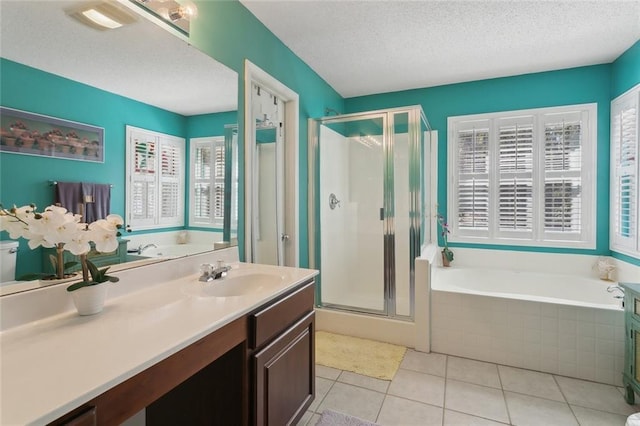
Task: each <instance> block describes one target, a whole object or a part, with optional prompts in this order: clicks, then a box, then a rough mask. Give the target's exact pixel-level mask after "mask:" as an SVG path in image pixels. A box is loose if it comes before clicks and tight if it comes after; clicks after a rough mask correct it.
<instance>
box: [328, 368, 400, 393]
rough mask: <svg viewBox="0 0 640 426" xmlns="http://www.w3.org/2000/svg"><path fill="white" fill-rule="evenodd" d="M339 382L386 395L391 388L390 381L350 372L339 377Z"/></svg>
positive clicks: (345, 372) (344, 372)
mask: <svg viewBox="0 0 640 426" xmlns="http://www.w3.org/2000/svg"><path fill="white" fill-rule="evenodd" d="M338 381H339V382H342V383H348V384H350V385H355V386H360V387H363V388H367V389H371V390H374V391H377V392H382V393H386V392H387V389H388V388H389V383H391V382H390V381H389V380H380V379H376V378H374V377H369V376H363V375H362V374H356V373H352V372H350V371H343V372H342V373H341V374H340V376H338Z"/></svg>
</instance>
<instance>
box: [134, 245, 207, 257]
mask: <svg viewBox="0 0 640 426" xmlns="http://www.w3.org/2000/svg"><path fill="white" fill-rule="evenodd" d="M212 250H213V245H212V244H166V245H158V247H149V248H147V249H145V250H144V251H143V252H142V253H140V254H139V255H138V254H136V255H137V256H142V257H162V258H175V257H182V256H188V255H192V254H199V253H204V252H206V251H212Z"/></svg>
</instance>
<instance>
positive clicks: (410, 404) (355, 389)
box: [298, 350, 640, 426]
mask: <svg viewBox="0 0 640 426" xmlns="http://www.w3.org/2000/svg"><path fill="white" fill-rule="evenodd" d="M327 408H328V409H332V410H335V411H340V412H342V413H346V414H351V415H353V416H356V417H360V418H362V419H365V420H369V421H372V422H376V423H377V424H379V425H383V426H384V425H389V426H411V425H441V426H454V425H460V426H462V425H464V426H467V425H479V426H480V425H487V426H488V425H505V424H508V425H523V426H526V425H535V426H540V425H544V426H554V425H561V426H565V425H567V426H568V425H582V426H618V425H619V426H624V424H625V422H626V419H627V416H628V415H630V414H633V413H635V412H640V405H628V404H627V403H626V402H625V400H624V397H623V390H622V388H616V387H614V386H609V385H604V384H600V383H594V382H588V381H585V380H578V379H572V378H568V377H563V376H555V375H552V374H547V373H540V372H536V371H530V370H523V369H520V368H513V367H506V366H503V365H496V364H491V363H487V362H480V361H474V360H470V359H464V358H458V357H454V356H448V355H442V354H436V353H430V354H426V353H422V352H416V351H413V350H408V351H407V353H406V355H405V357H404V360H403V361H402V364H401V365H400V370H398V372H397V373H396V375H395V377H394V378H393V380H391V381H387V380H379V379H374V378H371V377H367V376H362V375H359V374H355V373H351V372H348V371H341V370H336V369H334V368H328V367H324V366H322V365H317V366H316V399H315V401H314V402H313V404H312V405H311V407H309V410H308V411H307V412H306V413H305V415H304V417H303V418H302V419H301V420H300V422H299V423H298V425H299V426H302V425H309V426H313V425H315V424H316V422H317V421H318V419H319V418H320V414H321V413H322V411H323V410H324V409H327Z"/></svg>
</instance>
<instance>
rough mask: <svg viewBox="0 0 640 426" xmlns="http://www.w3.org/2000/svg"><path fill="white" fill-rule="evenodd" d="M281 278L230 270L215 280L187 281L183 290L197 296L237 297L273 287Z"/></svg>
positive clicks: (274, 275)
mask: <svg viewBox="0 0 640 426" xmlns="http://www.w3.org/2000/svg"><path fill="white" fill-rule="evenodd" d="M234 272H235V273H234ZM282 280H283V277H282V276H281V275H276V274H269V273H262V272H247V273H242V274H238V273H237V271H230V272H229V273H228V275H227V276H226V277H223V278H219V279H217V280H213V281H208V282H201V281H198V282H196V283H189V284H188V285H187V286H186V288H185V291H186V292H187V293H188V294H191V295H194V296H199V297H237V296H244V295H247V294H250V293H257V292H261V291H264V290H268V289H270V288H275V287H276V286H278V285H279V284H281V283H282Z"/></svg>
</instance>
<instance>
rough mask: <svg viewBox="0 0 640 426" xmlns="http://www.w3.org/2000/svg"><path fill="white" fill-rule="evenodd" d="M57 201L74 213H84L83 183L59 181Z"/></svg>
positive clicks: (56, 194)
mask: <svg viewBox="0 0 640 426" xmlns="http://www.w3.org/2000/svg"><path fill="white" fill-rule="evenodd" d="M55 203H56V204H60V205H61V206H62V207H64V208H65V209H67V210H68V211H70V212H72V213H74V214H83V212H84V202H83V200H82V184H81V183H80V182H58V184H57V185H56V193H55Z"/></svg>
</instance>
